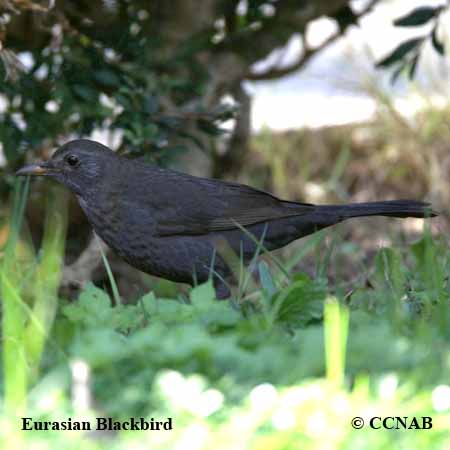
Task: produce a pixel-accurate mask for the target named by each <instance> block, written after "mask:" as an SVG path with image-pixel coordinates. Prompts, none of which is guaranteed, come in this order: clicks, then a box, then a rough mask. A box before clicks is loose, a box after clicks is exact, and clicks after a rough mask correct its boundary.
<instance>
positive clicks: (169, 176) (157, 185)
mask: <svg viewBox="0 0 450 450" xmlns="http://www.w3.org/2000/svg"><path fill="white" fill-rule="evenodd" d="M17 175H44V176H48V177H51V178H54V179H55V180H57V181H59V182H60V183H62V184H64V185H65V186H67V187H68V188H69V189H70V190H71V191H72V192H73V193H74V194H75V195H76V196H77V198H78V201H79V203H80V206H81V207H82V209H83V210H84V212H85V213H86V216H87V218H88V220H89V222H90V223H91V225H92V227H93V228H94V230H95V232H96V233H97V234H98V235H99V236H100V237H101V238H102V239H103V240H104V241H105V242H106V243H107V244H108V245H109V246H110V247H111V248H112V249H113V250H114V251H115V252H116V253H117V254H118V255H120V256H121V257H122V258H124V259H125V260H126V261H127V262H128V263H129V264H131V265H132V266H134V267H136V268H138V269H140V270H142V271H143V272H147V273H149V274H152V275H157V276H159V277H162V278H167V279H169V280H173V281H177V282H184V283H190V284H194V283H195V282H199V283H201V282H204V281H206V280H207V279H208V278H209V277H210V276H211V275H213V279H214V284H215V286H216V290H217V297H218V298H227V297H229V295H230V290H229V287H228V281H229V280H230V277H231V276H232V274H231V270H230V268H229V267H228V265H227V264H226V262H225V261H224V259H223V258H222V256H221V251H220V250H221V249H222V247H221V246H220V245H221V244H220V243H221V242H224V240H225V241H226V242H228V244H229V246H230V247H231V249H233V250H234V252H235V253H236V254H237V255H238V256H239V255H240V256H241V257H242V258H243V259H244V261H245V262H248V261H249V260H250V259H251V258H252V257H253V256H254V254H255V251H256V249H257V242H258V241H260V240H263V245H264V246H265V248H266V249H267V250H274V249H276V248H280V247H283V246H284V245H286V244H289V243H290V242H291V241H293V240H295V239H299V238H301V237H303V236H306V235H308V234H311V233H314V232H315V231H317V230H320V229H321V228H325V227H328V226H330V225H334V224H336V223H339V222H342V221H343V220H345V219H349V218H352V217H361V216H389V217H430V216H434V215H436V214H435V213H434V212H433V211H432V210H431V207H430V205H429V204H428V203H423V202H418V201H414V200H394V201H381V202H371V203H354V204H349V205H313V204H309V203H298V202H292V201H287V200H280V199H278V198H276V197H274V196H273V195H271V194H269V193H267V192H263V191H260V190H258V189H255V188H252V187H249V186H245V185H242V184H238V183H230V182H226V181H221V180H214V179H208V178H199V177H194V176H190V175H187V174H184V173H179V172H175V171H172V170H167V169H161V168H159V167H154V166H151V165H148V164H144V163H142V162H140V161H137V160H130V159H127V158H124V157H121V156H118V155H117V154H115V153H114V152H113V151H112V150H110V149H109V148H108V147H105V146H103V145H101V144H99V143H97V142H93V141H89V140H84V139H80V140H75V141H71V142H69V143H67V144H65V145H63V146H62V147H60V148H59V149H58V150H57V151H56V152H55V153H54V154H53V156H52V157H51V159H50V160H48V161H46V162H42V163H39V164H34V165H30V166H26V167H23V168H22V169H20V170H19V171H18V172H17ZM238 224H239V225H238ZM241 227H245V229H246V230H247V232H244V231H243V230H242V228H241ZM252 236H253V237H252ZM218 249H219V251H217V250H218Z"/></svg>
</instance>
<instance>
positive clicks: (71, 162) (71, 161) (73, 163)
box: [66, 155, 80, 167]
mask: <svg viewBox="0 0 450 450" xmlns="http://www.w3.org/2000/svg"><path fill="white" fill-rule="evenodd" d="M66 161H67V164H69V166H72V167H75V166H77V165H78V164H79V163H80V160H79V159H78V156H75V155H69V156H68V157H67V158H66Z"/></svg>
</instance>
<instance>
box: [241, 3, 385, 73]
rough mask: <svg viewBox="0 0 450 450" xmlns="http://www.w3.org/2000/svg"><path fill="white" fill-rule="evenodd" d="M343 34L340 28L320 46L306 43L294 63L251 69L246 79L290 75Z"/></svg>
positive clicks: (370, 5)
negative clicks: (258, 71) (254, 70)
mask: <svg viewBox="0 0 450 450" xmlns="http://www.w3.org/2000/svg"><path fill="white" fill-rule="evenodd" d="M379 1H380V0H372V1H371V2H369V3H368V4H367V6H366V7H365V8H364V9H362V10H361V11H360V12H359V13H357V14H355V16H356V18H357V19H360V18H361V17H363V16H365V15H366V14H367V13H369V12H370V11H371V10H372V9H373V7H374V6H375V5H376V4H377V3H378V2H379ZM343 34H344V30H342V29H340V28H339V29H338V30H337V31H336V32H335V33H333V34H331V35H330V36H329V37H328V38H327V39H326V40H325V41H324V42H322V43H321V44H320V45H319V46H317V47H314V48H311V47H308V46H307V44H306V43H305V49H304V51H303V54H301V55H300V56H299V57H298V59H297V60H296V61H294V62H293V63H291V64H289V65H287V66H285V67H271V68H270V69H268V70H266V71H265V72H262V73H255V72H252V71H251V70H250V71H249V72H248V73H247V75H246V76H245V79H247V80H251V81H260V80H274V79H277V78H281V77H284V76H286V75H289V74H291V73H293V72H296V71H297V70H299V69H301V68H303V66H304V65H305V64H306V63H307V62H308V61H309V60H310V59H311V57H312V56H314V55H315V54H316V53H317V52H320V51H321V50H323V49H325V48H326V47H328V46H329V45H331V44H332V43H334V42H335V41H336V40H337V39H338V38H340V37H341V36H343Z"/></svg>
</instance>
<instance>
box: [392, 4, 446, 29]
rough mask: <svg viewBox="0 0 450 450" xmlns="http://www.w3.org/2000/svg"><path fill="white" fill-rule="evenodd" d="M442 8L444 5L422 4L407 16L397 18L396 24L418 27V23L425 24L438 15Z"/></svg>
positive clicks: (398, 25)
mask: <svg viewBox="0 0 450 450" xmlns="http://www.w3.org/2000/svg"><path fill="white" fill-rule="evenodd" d="M442 9H443V8H442V6H438V7H432V6H422V7H420V8H416V9H414V10H412V11H411V12H410V13H408V14H407V15H406V16H403V17H399V18H398V19H395V20H394V25H395V26H396V27H416V26H418V25H425V24H426V23H427V22H429V21H430V20H431V19H433V18H434V17H436V15H437V14H439V13H440V12H441V10H442Z"/></svg>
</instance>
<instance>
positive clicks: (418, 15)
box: [377, 6, 448, 83]
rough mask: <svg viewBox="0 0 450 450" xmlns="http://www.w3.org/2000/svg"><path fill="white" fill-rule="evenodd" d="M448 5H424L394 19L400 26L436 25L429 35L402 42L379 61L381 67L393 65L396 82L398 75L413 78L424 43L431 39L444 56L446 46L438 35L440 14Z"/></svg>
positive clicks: (396, 24)
mask: <svg viewBox="0 0 450 450" xmlns="http://www.w3.org/2000/svg"><path fill="white" fill-rule="evenodd" d="M447 8H448V6H436V7H432V6H423V7H419V8H416V9H414V10H412V11H411V12H410V13H408V14H406V15H405V16H403V17H400V18H398V19H396V20H394V25H395V26H398V27H416V26H422V25H426V24H428V23H429V22H431V21H434V27H433V29H432V31H431V33H430V34H429V35H424V36H420V37H416V38H412V39H409V40H407V41H404V42H401V43H400V44H399V45H398V46H397V47H396V48H395V49H394V50H392V51H391V52H390V53H389V54H388V55H387V56H385V57H384V58H383V59H382V60H380V61H379V62H378V63H377V67H379V68H391V67H393V72H392V77H391V81H392V83H394V82H395V81H396V80H397V79H398V77H399V76H400V75H401V74H403V73H407V75H408V78H409V79H410V80H412V79H413V78H414V76H415V74H416V71H417V66H418V62H419V59H420V52H421V50H422V47H423V44H424V43H425V42H426V41H427V40H428V39H430V41H431V44H432V46H433V48H434V50H435V51H436V52H437V53H438V54H439V55H440V56H444V54H445V48H444V45H443V43H442V42H440V41H439V39H438V37H437V29H438V25H439V16H440V14H442V13H443V12H444V11H446V10H447Z"/></svg>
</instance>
